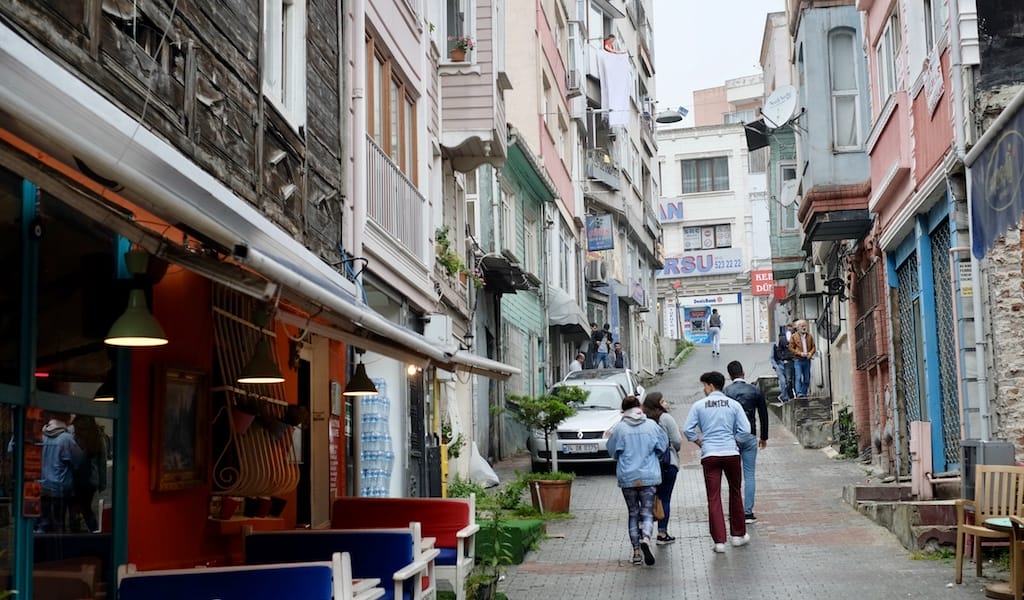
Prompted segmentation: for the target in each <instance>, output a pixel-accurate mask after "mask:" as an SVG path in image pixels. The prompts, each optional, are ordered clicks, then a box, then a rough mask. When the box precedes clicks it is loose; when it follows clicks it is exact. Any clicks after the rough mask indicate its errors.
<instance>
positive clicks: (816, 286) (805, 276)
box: [796, 271, 825, 296]
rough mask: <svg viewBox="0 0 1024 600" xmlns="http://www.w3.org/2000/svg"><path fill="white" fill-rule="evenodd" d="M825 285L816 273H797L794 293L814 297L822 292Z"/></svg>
mask: <svg viewBox="0 0 1024 600" xmlns="http://www.w3.org/2000/svg"><path fill="white" fill-rule="evenodd" d="M824 289H825V284H824V283H823V282H822V280H821V274H820V273H818V272H817V271H811V272H808V273H797V275H796V291H797V294H799V295H801V296H815V295H819V294H821V293H823V292H824Z"/></svg>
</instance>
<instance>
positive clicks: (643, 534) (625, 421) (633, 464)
mask: <svg viewBox="0 0 1024 600" xmlns="http://www.w3.org/2000/svg"><path fill="white" fill-rule="evenodd" d="M607 446H608V454H609V455H611V457H612V458H613V459H615V478H616V480H617V483H618V484H619V487H620V488H621V489H622V497H623V498H624V499H625V501H626V508H627V509H628V510H629V520H628V522H627V527H628V528H629V541H630V543H631V544H632V545H633V564H634V565H639V564H640V563H645V564H647V565H653V564H654V554H653V553H652V552H651V533H652V531H653V529H654V493H655V487H656V486H657V485H658V484H660V483H661V466H660V464H659V463H660V461H659V460H658V457H660V456H661V454H662V453H663V452H665V450H666V449H667V448H668V437H667V436H666V435H665V431H664V430H663V429H662V428H661V427H659V426H658V424H657V423H655V422H654V421H653V420H651V419H648V418H647V415H645V414H644V411H643V410H641V409H640V400H638V399H637V397H636V396H626V397H625V398H624V399H623V400H622V420H620V421H619V422H618V423H617V424H616V425H615V427H613V428H612V431H611V434H610V435H609V436H608V444H607Z"/></svg>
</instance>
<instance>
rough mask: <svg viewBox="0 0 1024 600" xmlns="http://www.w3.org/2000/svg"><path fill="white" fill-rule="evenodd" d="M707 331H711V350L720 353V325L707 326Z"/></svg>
mask: <svg viewBox="0 0 1024 600" xmlns="http://www.w3.org/2000/svg"><path fill="white" fill-rule="evenodd" d="M708 332H710V333H711V351H712V352H714V353H715V354H721V353H722V344H721V343H720V342H719V340H720V338H721V337H722V328H721V327H709V328H708Z"/></svg>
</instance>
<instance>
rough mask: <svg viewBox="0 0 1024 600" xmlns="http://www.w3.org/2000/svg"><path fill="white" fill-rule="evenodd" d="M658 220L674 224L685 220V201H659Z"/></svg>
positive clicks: (663, 199) (675, 199)
mask: <svg viewBox="0 0 1024 600" xmlns="http://www.w3.org/2000/svg"><path fill="white" fill-rule="evenodd" d="M658 220H659V221H661V222H662V223H674V222H677V221H682V220H683V201H682V200H680V199H678V198H673V199H668V198H662V199H661V200H658Z"/></svg>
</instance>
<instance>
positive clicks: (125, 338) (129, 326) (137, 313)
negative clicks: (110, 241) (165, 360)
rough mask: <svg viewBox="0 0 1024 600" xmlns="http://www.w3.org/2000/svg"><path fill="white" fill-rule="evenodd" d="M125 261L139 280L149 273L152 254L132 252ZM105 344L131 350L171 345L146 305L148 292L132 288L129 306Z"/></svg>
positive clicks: (105, 340)
mask: <svg viewBox="0 0 1024 600" xmlns="http://www.w3.org/2000/svg"><path fill="white" fill-rule="evenodd" d="M124 262H125V265H126V266H127V267H128V272H129V273H131V274H132V276H133V277H134V278H136V279H137V278H138V277H139V276H140V275H143V274H145V273H146V267H147V265H148V262H149V255H148V254H146V253H145V252H144V251H142V250H130V251H128V252H126V253H125V256H124ZM103 342H104V343H106V344H108V345H110V346H122V347H127V348H148V347H153V346H163V345H164V344H166V343H167V336H166V335H165V334H164V329H163V327H161V326H160V322H159V321H157V320H156V317H154V316H153V313H151V312H149V307H148V306H147V305H146V292H145V290H143V289H141V288H134V289H132V291H131V292H130V293H129V294H128V307H127V308H125V309H124V313H123V314H122V315H121V316H120V317H118V318H117V320H116V321H114V324H113V325H111V326H110V331H109V332H107V337H106V338H105V339H104V340H103Z"/></svg>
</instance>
